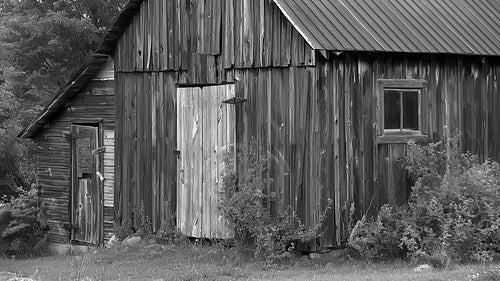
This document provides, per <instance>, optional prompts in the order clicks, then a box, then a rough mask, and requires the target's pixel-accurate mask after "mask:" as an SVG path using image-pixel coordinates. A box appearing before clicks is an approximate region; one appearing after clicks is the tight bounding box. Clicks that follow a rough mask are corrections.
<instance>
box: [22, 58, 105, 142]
mask: <svg viewBox="0 0 500 281" xmlns="http://www.w3.org/2000/svg"><path fill="white" fill-rule="evenodd" d="M107 60H108V56H107V55H102V54H93V55H92V56H91V57H90V58H89V59H88V60H87V61H86V62H85V63H84V64H83V65H82V66H81V67H80V68H79V69H78V70H77V71H76V72H75V73H74V74H73V76H72V77H71V79H69V81H68V82H67V83H66V84H65V85H64V86H63V87H62V88H61V89H60V90H59V92H58V93H57V94H56V96H55V97H54V99H52V101H51V102H50V104H49V105H48V106H47V107H45V108H44V110H43V111H42V113H40V115H38V117H37V118H36V119H35V120H33V122H31V123H30V124H29V125H28V126H26V127H25V128H24V130H23V131H22V132H20V133H19V134H18V135H17V137H19V138H26V139H29V138H33V137H35V136H36V135H37V133H38V132H39V131H40V130H41V129H43V128H44V126H45V124H47V122H48V121H49V120H50V119H51V118H52V117H53V116H54V115H55V114H57V113H58V112H59V111H60V110H61V109H64V107H65V104H66V102H68V101H69V100H71V99H72V98H73V97H74V96H75V95H76V94H78V93H79V92H80V91H81V90H82V89H83V88H84V87H85V86H86V84H87V82H88V81H90V80H91V79H92V78H94V76H95V75H96V74H97V73H98V72H99V71H100V70H101V68H102V67H103V66H104V65H105V64H106V62H107Z"/></svg>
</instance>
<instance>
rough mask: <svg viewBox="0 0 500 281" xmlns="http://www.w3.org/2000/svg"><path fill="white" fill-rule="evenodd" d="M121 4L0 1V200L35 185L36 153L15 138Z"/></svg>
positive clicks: (110, 0)
mask: <svg viewBox="0 0 500 281" xmlns="http://www.w3.org/2000/svg"><path fill="white" fill-rule="evenodd" d="M125 3H126V0H0V50H1V51H0V197H1V196H3V195H7V196H15V194H16V193H15V192H14V191H15V190H16V189H17V188H18V187H24V189H27V188H29V186H30V183H32V182H33V172H32V171H33V170H32V168H33V167H32V164H31V163H33V161H32V159H30V157H31V154H32V153H33V151H34V150H33V149H32V147H30V145H29V144H27V143H26V142H22V141H18V140H17V139H16V135H17V134H18V133H19V132H20V131H21V130H22V128H23V127H25V126H26V125H27V124H28V122H29V121H31V120H32V119H34V118H35V117H36V116H37V115H38V114H39V113H40V111H41V110H42V108H43V107H42V105H45V104H47V103H48V101H49V100H50V99H52V98H53V97H54V94H55V93H56V91H57V90H58V89H59V88H60V87H61V86H62V85H63V84H64V83H65V82H66V81H67V80H68V78H69V76H70V75H71V73H73V72H74V71H75V70H76V69H77V68H78V67H79V66H80V65H81V63H82V61H83V60H84V59H85V58H86V57H87V56H88V54H89V53H90V52H91V51H92V50H95V49H96V47H97V45H98V44H99V41H100V39H101V37H102V35H103V34H104V33H105V31H106V28H107V27H109V26H110V25H111V22H112V21H113V19H114V17H115V16H116V15H117V14H118V12H119V11H120V9H121V8H122V7H123V6H124V4H125ZM30 170H31V171H30Z"/></svg>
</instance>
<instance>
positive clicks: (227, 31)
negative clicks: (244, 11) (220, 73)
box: [222, 1, 235, 69]
mask: <svg viewBox="0 0 500 281" xmlns="http://www.w3.org/2000/svg"><path fill="white" fill-rule="evenodd" d="M222 3H223V4H222V5H224V7H225V13H224V20H223V23H224V24H223V30H224V33H223V34H222V36H223V44H222V48H223V53H224V68H225V69H228V68H231V67H232V66H233V65H234V53H235V40H234V39H235V33H234V27H235V18H234V17H235V13H234V6H233V3H234V1H223V2H222Z"/></svg>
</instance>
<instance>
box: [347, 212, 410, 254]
mask: <svg viewBox="0 0 500 281" xmlns="http://www.w3.org/2000/svg"><path fill="white" fill-rule="evenodd" d="M406 216H407V215H406V214H405V212H404V211H403V209H402V208H399V207H391V206H389V205H384V206H382V207H381V209H380V211H379V213H378V216H377V218H376V219H371V218H367V217H366V216H363V217H362V218H361V220H359V221H358V222H357V223H356V225H355V226H354V227H353V228H352V230H351V233H350V235H349V240H348V246H349V247H351V248H352V249H354V250H356V251H357V253H358V254H359V255H360V256H361V257H363V258H365V259H369V260H380V259H389V258H394V257H403V256H404V255H405V251H404V250H403V249H401V247H400V240H401V237H402V235H403V232H404V228H405V223H404V219H405V217H406Z"/></svg>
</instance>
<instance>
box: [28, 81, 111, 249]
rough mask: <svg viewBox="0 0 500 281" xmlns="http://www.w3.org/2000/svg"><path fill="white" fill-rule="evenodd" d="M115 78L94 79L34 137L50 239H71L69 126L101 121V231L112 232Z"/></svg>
mask: <svg viewBox="0 0 500 281" xmlns="http://www.w3.org/2000/svg"><path fill="white" fill-rule="evenodd" d="M114 103H115V96H114V81H112V80H105V81H98V80H94V81H91V82H89V84H88V85H87V86H86V87H85V88H84V89H83V90H82V92H81V93H80V94H78V95H77V96H76V98H75V99H73V100H71V101H70V102H68V103H67V106H68V108H67V109H66V110H64V111H62V112H61V113H59V115H58V116H56V117H55V118H53V121H51V122H50V123H49V124H47V126H46V128H45V129H43V131H41V132H40V134H39V135H38V136H37V139H36V142H37V158H38V165H37V176H38V184H39V185H40V186H41V198H42V200H43V201H45V202H47V203H48V208H47V219H48V222H49V225H50V232H49V240H50V241H52V242H59V243H66V242H68V241H69V239H70V234H69V228H68V225H69V223H70V209H69V208H70V207H69V204H70V189H71V139H70V126H71V123H72V122H77V123H99V122H101V121H102V123H101V124H102V125H103V130H104V136H103V143H104V145H105V146H106V152H105V155H104V175H103V176H104V177H105V178H106V181H105V183H104V196H105V197H104V198H105V202H104V230H103V231H104V234H105V237H106V238H109V234H110V233H112V231H113V195H112V190H113V186H114V184H113V180H114V167H113V166H114V163H113V162H114V158H113V157H114V156H113V153H114V152H113V151H114V140H113V135H114V134H113V133H112V132H113V131H114V128H115V126H114V121H115V116H114V112H115V106H114Z"/></svg>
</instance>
